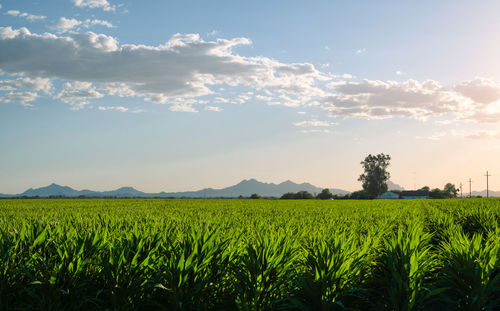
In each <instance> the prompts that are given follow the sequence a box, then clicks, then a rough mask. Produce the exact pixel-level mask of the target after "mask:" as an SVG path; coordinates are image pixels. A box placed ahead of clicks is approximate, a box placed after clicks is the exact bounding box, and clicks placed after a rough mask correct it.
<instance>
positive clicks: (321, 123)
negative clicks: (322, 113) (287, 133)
mask: <svg viewBox="0 0 500 311" xmlns="http://www.w3.org/2000/svg"><path fill="white" fill-rule="evenodd" d="M293 125H295V126H299V127H327V126H330V125H332V124H331V123H330V122H326V121H318V120H311V121H301V122H295V123H294V124H293Z"/></svg>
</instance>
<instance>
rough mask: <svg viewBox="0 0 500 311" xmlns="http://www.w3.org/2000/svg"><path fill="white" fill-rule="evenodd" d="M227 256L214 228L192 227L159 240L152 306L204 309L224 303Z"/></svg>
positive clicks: (224, 243) (170, 308)
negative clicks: (179, 236)
mask: <svg viewBox="0 0 500 311" xmlns="http://www.w3.org/2000/svg"><path fill="white" fill-rule="evenodd" d="M229 258H230V254H229V252H228V250H227V241H226V240H220V239H219V235H218V232H217V231H208V230H207V231H201V230H200V231H196V230H192V231H191V233H190V234H186V235H185V236H183V238H181V239H177V240H174V241H169V242H168V243H162V246H161V249H160V261H159V263H158V265H157V266H156V282H157V284H155V295H154V301H155V306H156V307H163V308H165V309H167V310H207V309H210V308H215V307H216V306H220V305H224V303H227V300H226V301H225V300H224V299H223V297H224V290H225V286H226V284H225V283H226V282H227V280H226V279H225V278H226V275H227V273H228V272H227V268H228V264H229ZM221 297H222V299H219V298H221Z"/></svg>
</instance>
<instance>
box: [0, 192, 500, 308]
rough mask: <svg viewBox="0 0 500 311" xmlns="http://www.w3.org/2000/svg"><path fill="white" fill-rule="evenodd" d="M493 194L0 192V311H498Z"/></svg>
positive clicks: (497, 220)
mask: <svg viewBox="0 0 500 311" xmlns="http://www.w3.org/2000/svg"><path fill="white" fill-rule="evenodd" d="M499 224H500V200H495V199H466V200H458V199H450V200H408V201H404V200H397V201H381V200H375V201H293V202H290V201H276V200H274V201H273V200H269V201H268V200H162V199H151V200H149V199H148V200H146V199H144V200H140V199H102V200H100V199H78V200H77V199H74V200H62V199H59V200H0V309H1V310H75V309H76V310H78V309H80V310H105V309H109V310H151V309H158V310H162V309H163V310H344V309H347V310H500V225H499Z"/></svg>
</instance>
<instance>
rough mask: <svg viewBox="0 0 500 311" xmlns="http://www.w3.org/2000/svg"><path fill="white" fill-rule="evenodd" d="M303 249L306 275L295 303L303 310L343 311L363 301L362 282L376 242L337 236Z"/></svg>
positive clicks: (302, 262) (299, 286) (300, 282)
mask: <svg viewBox="0 0 500 311" xmlns="http://www.w3.org/2000/svg"><path fill="white" fill-rule="evenodd" d="M311 244H312V245H310V246H306V247H305V248H304V252H305V256H304V258H303V259H302V261H301V264H302V266H303V268H304V272H303V273H302V274H301V275H300V276H299V279H298V288H299V289H298V292H297V294H296V297H297V298H296V299H297V300H298V302H299V303H298V306H299V307H300V308H301V309H307V310H325V311H326V310H343V309H345V308H346V307H347V308H349V307H351V306H352V307H353V306H355V305H356V303H357V302H359V301H360V300H361V299H362V297H363V294H364V293H363V289H362V286H363V282H364V281H365V279H366V277H367V270H368V269H369V268H370V265H369V261H370V249H371V248H372V247H373V246H374V241H373V240H372V239H371V238H367V239H366V240H365V241H363V242H362V243H359V242H358V240H357V237H356V236H354V237H349V236H347V235H346V234H338V235H335V236H334V237H333V238H331V239H329V240H323V239H321V240H317V241H313V242H311Z"/></svg>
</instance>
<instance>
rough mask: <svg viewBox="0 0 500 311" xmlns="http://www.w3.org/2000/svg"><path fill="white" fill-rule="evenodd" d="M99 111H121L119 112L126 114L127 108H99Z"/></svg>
mask: <svg viewBox="0 0 500 311" xmlns="http://www.w3.org/2000/svg"><path fill="white" fill-rule="evenodd" d="M97 109H99V110H101V111H107V110H116V111H121V112H127V111H128V108H125V107H122V106H99V108H97Z"/></svg>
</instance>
